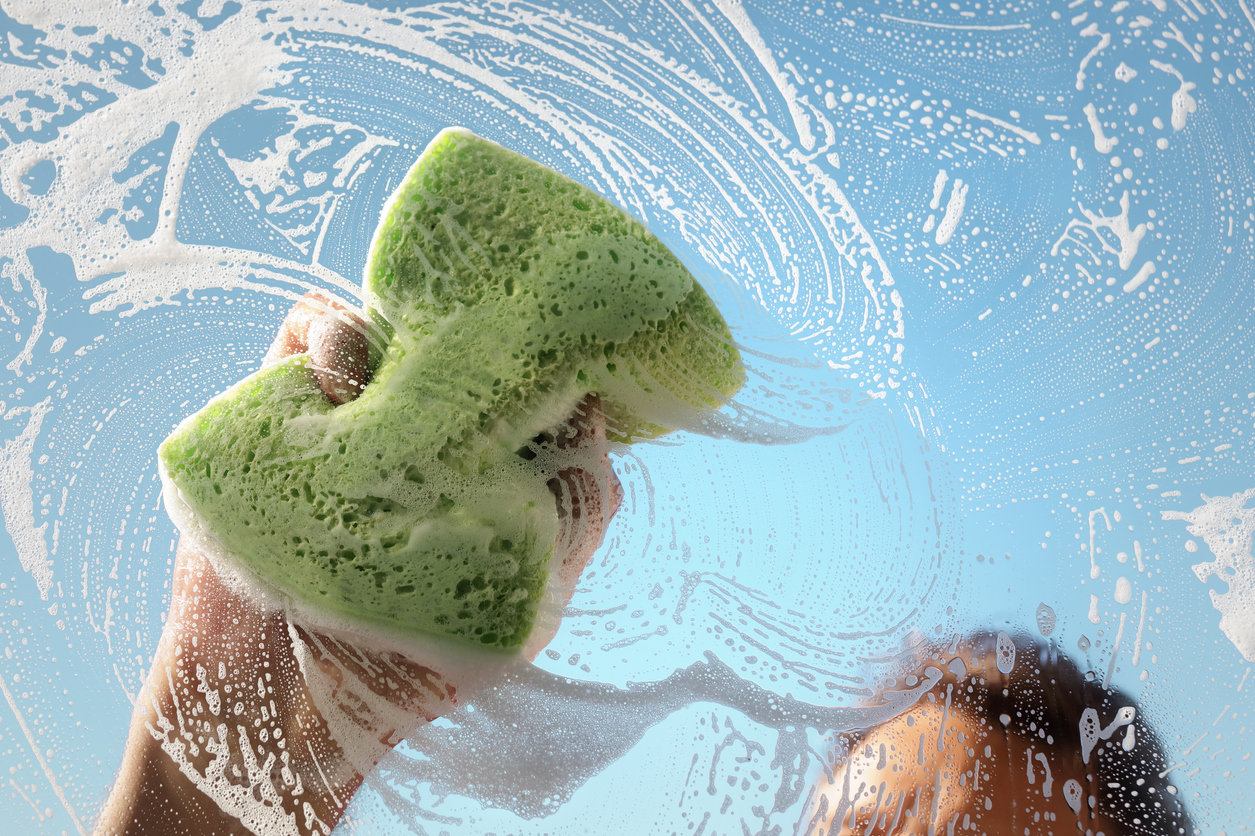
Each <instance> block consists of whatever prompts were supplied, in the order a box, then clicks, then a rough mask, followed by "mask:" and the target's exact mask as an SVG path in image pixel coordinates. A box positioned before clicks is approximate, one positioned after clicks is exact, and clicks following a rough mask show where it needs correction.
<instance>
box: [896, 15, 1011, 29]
mask: <svg viewBox="0 0 1255 836" xmlns="http://www.w3.org/2000/svg"><path fill="white" fill-rule="evenodd" d="M881 17H882V18H884V19H885V20H892V21H896V22H897V23H912V24H914V25H916V26H930V27H932V28H933V29H959V30H965V31H972V32H1005V31H1006V30H1008V29H1032V28H1033V27H1032V25H1031V24H1028V23H1007V24H1003V25H1000V26H981V25H978V24H966V25H964V24H955V23H932V22H931V21H927V20H909V19H908V18H905V17H894V16H893V15H887V14H881Z"/></svg>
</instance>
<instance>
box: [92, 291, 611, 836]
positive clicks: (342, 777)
mask: <svg viewBox="0 0 1255 836" xmlns="http://www.w3.org/2000/svg"><path fill="white" fill-rule="evenodd" d="M368 327H369V326H368V323H367V322H366V320H365V319H364V318H363V317H362V316H361V315H360V314H358V313H356V312H355V311H353V310H352V309H350V308H348V307H347V306H344V305H343V304H341V303H338V302H335V301H333V300H330V299H328V298H327V297H324V296H321V295H318V294H309V295H307V297H306V298H305V299H303V300H301V301H300V302H298V303H297V304H296V306H295V307H294V308H293V309H292V311H291V312H290V313H289V315H288V317H287V318H286V319H285V320H284V323H283V325H282V326H281V327H280V330H279V333H278V335H277V336H276V338H275V341H274V344H273V345H272V346H271V349H270V351H269V353H268V354H267V361H275V360H279V359H282V358H284V357H287V356H291V355H294V354H308V355H309V357H310V362H311V365H312V366H313V369H314V372H315V374H316V376H317V379H318V381H319V385H320V387H321V388H322V390H323V391H324V393H326V394H327V396H328V398H329V399H330V400H331V401H332V402H333V403H335V404H337V405H339V404H343V403H346V402H348V401H350V400H352V399H354V398H355V397H356V396H357V394H358V393H360V391H361V389H362V388H363V387H364V386H365V385H366V383H367V382H368V376H369V365H368V360H369V344H368V341H367V340H368V335H369V331H368ZM534 443H535V444H538V445H546V444H549V445H553V446H555V447H557V448H559V449H574V448H585V447H590V446H596V447H600V448H601V449H602V451H603V453H602V455H601V457H600V459H598V460H597V461H598V464H599V465H600V467H599V468H598V471H597V472H593V471H590V470H587V469H585V468H580V467H571V468H566V469H563V470H561V471H559V472H558V474H557V476H556V477H554V478H552V479H550V481H549V485H548V486H549V489H550V492H551V493H552V494H553V495H554V497H555V501H556V503H557V509H558V517H559V536H558V542H557V543H556V544H555V550H556V552H555V560H557V559H558V557H559V556H560V557H561V561H560V563H559V564H558V565H557V566H556V567H555V572H556V574H557V576H558V580H559V588H560V589H562V590H563V591H564V598H565V599H569V597H570V594H571V591H572V590H573V588H574V584H575V581H576V579H577V578H578V577H579V574H580V572H581V571H582V570H583V568H584V565H585V564H586V563H587V561H588V559H589V558H590V557H591V556H592V554H593V553H594V552H595V551H596V549H597V547H598V546H599V545H600V543H601V540H602V537H603V536H604V534H605V530H606V528H607V526H608V524H609V521H610V519H611V517H612V516H613V514H614V512H615V510H617V508H618V505H619V502H620V501H621V499H622V490H621V488H620V486H619V483H618V480H617V479H616V478H615V476H614V473H613V470H612V469H611V468H610V462H609V457H608V455H606V453H605V452H604V451H605V418H604V416H603V415H602V413H601V409H600V403H599V401H598V399H597V397H596V396H595V395H589V396H588V397H586V398H585V399H584V401H583V402H582V403H581V404H580V405H579V407H577V409H576V410H575V412H574V413H573V414H572V415H571V417H570V418H569V420H568V421H567V422H566V423H565V424H564V425H563V426H561V427H558V428H555V430H554V431H553V432H551V433H545V434H542V436H539V437H538V438H537V439H535V440H534ZM565 602H566V600H564V601H563V603H564V604H565ZM556 629H557V625H556V623H554V624H550V625H548V627H547V628H546V627H544V626H541V625H537V635H533V637H532V639H531V640H530V641H529V642H528V645H527V648H526V650H527V651H528V652H527V657H528V658H529V659H530V658H534V656H535V654H536V653H538V652H539V651H540V649H541V648H542V647H543V646H544V644H546V643H547V642H548V640H549V639H550V638H552V634H553V632H555V631H556ZM457 697H458V695H457V688H456V685H455V684H454V683H453V682H451V681H450V678H449V677H448V676H446V675H445V674H444V673H442V672H441V671H439V670H436V669H434V668H433V667H432V666H430V665H427V664H422V663H420V662H418V661H416V660H414V659H411V658H408V657H407V656H406V655H404V654H402V653H399V652H396V651H394V650H389V649H384V648H381V647H378V646H373V645H372V644H371V643H370V642H368V641H367V640H365V639H363V638H362V637H358V636H351V635H340V634H337V635H332V634H330V633H328V632H326V631H319V630H316V629H312V628H309V627H307V626H303V625H301V624H299V623H296V622H295V621H294V620H293V618H292V617H291V614H290V612H289V610H288V609H287V608H286V607H285V606H284V605H283V602H282V601H281V600H277V599H268V600H259V599H258V598H257V597H256V596H255V595H253V594H250V593H249V592H248V591H246V589H245V587H243V586H242V585H241V584H239V583H238V582H235V580H234V579H233V578H232V577H231V575H230V573H229V572H228V571H226V570H224V568H223V567H220V566H218V565H216V564H215V563H214V562H213V561H212V560H211V559H210V557H208V556H207V555H206V554H204V553H202V552H201V551H199V550H197V549H195V548H194V547H191V546H189V545H187V544H186V542H185V543H184V544H181V546H180V549H179V552H178V555H177V558H176V563H175V572H174V585H173V590H172V597H171V607H170V615H169V617H168V619H167V621H166V626H165V628H164V630H163V633H162V639H161V642H160V644H159V646H158V650H157V653H156V655H155V657H154V662H153V667H152V669H151V671H150V674H149V677H148V680H147V682H146V683H145V686H144V688H143V690H142V691H141V694H140V698H139V700H138V701H137V704H136V708H135V714H134V716H133V718H132V725H131V732H130V737H129V739H128V743H127V752H126V755H125V758H124V761H123V766H122V769H121V771H120V773H119V778H118V781H117V784H116V785H115V787H114V789H113V792H112V793H111V795H110V798H109V800H108V801H107V803H106V805H105V808H104V810H103V811H102V814H101V817H100V820H99V822H98V824H97V828H96V832H97V833H98V834H141V833H163V834H178V833H186V834H209V833H214V834H223V833H248V832H253V833H263V832H264V833H266V834H270V833H283V834H299V835H300V836H303V835H304V834H313V833H322V834H329V833H330V832H331V829H332V828H334V826H335V824H336V822H337V821H338V820H339V819H340V817H341V816H342V815H343V813H344V811H345V809H346V807H347V804H348V802H349V799H350V798H351V797H352V795H353V793H354V792H356V790H357V788H358V787H359V786H360V785H361V783H362V781H363V780H364V778H365V776H366V775H367V774H368V773H369V771H370V769H371V768H372V767H373V766H374V765H375V763H377V762H378V760H379V758H380V757H382V756H383V754H384V753H386V752H387V750H388V749H389V748H391V747H393V746H395V745H396V744H397V743H399V742H400V741H401V740H402V739H404V737H405V736H406V735H408V734H409V733H410V732H411V731H412V730H413V729H414V728H415V727H416V726H417V725H418V724H419V723H421V722H424V721H430V720H431V719H434V718H435V717H436V716H439V715H440V714H443V713H445V712H447V711H449V710H451V709H452V708H453V707H454V705H456V701H457Z"/></svg>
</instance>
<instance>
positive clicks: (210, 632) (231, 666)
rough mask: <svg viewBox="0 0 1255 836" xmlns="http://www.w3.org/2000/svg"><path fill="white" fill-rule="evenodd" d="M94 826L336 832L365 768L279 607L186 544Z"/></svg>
mask: <svg viewBox="0 0 1255 836" xmlns="http://www.w3.org/2000/svg"><path fill="white" fill-rule="evenodd" d="M179 557H180V561H179V563H180V565H179V568H178V570H176V588H177V594H176V595H175V596H174V600H175V603H174V605H173V606H172V608H171V613H170V617H169V619H168V621H167V624H166V630H165V632H164V634H163V636H162V642H161V644H160V645H159V647H158V650H157V653H156V654H155V658H154V663H153V667H152V669H151V671H150V672H149V675H148V679H147V681H146V682H145V685H144V688H143V689H142V690H141V692H140V695H139V699H138V700H137V703H136V707H135V712H134V714H133V716H132V719H131V728H130V732H129V736H128V739H127V748H126V754H125V757H124V760H123V764H122V768H121V770H120V771H119V774H118V779H117V783H116V785H115V787H114V789H113V792H112V793H111V795H110V797H109V800H108V802H107V803H106V806H105V809H104V811H103V812H102V815H101V818H100V822H99V825H98V826H97V832H98V833H99V834H101V835H102V836H103V835H104V834H142V833H162V834H165V833H186V834H202V833H203V834H218V833H230V834H233V833H249V832H254V833H256V832H265V833H268V834H269V833H282V834H299V836H304V834H310V833H323V832H330V830H331V828H333V827H334V826H335V823H336V822H337V821H338V820H339V819H340V817H341V816H342V815H343V812H344V809H345V806H346V805H347V804H348V801H349V799H350V798H352V796H353V793H354V792H355V791H356V789H357V788H358V786H359V785H360V784H361V782H362V774H361V771H359V770H358V769H357V768H355V767H354V765H353V764H352V763H351V762H350V761H349V759H348V758H347V757H346V756H345V754H344V752H343V750H342V749H341V747H340V746H339V745H337V744H336V743H335V742H334V741H333V740H332V738H331V733H330V731H329V729H328V727H327V723H326V722H325V720H324V719H323V714H322V712H320V711H319V709H318V707H317V706H316V705H315V704H314V700H313V699H312V698H311V695H310V692H309V689H308V687H307V685H306V682H305V677H304V675H303V672H302V670H301V667H300V664H299V663H298V661H297V659H296V657H295V654H294V653H293V649H292V645H293V639H292V634H291V632H290V631H289V629H288V624H287V621H286V619H284V617H283V616H282V615H281V614H278V613H271V614H264V613H261V612H259V611H257V610H256V609H254V608H251V607H250V606H249V605H248V602H247V601H244V600H242V599H240V598H239V597H237V596H236V595H234V594H233V593H232V592H231V591H230V590H228V589H227V588H226V587H225V586H224V585H223V584H222V583H221V582H220V579H219V578H218V576H217V573H216V571H215V570H214V569H213V567H212V566H210V564H209V563H208V561H207V560H205V559H204V558H203V557H202V556H200V555H197V554H195V553H192V552H188V551H184V552H181V553H180V555H179Z"/></svg>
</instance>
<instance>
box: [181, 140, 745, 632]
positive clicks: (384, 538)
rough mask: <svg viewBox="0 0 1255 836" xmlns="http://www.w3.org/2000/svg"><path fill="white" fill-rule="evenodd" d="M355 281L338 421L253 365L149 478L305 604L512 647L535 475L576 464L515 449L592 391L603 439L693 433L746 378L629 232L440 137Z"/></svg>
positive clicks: (534, 510)
mask: <svg viewBox="0 0 1255 836" xmlns="http://www.w3.org/2000/svg"><path fill="white" fill-rule="evenodd" d="M364 289H365V296H366V299H367V303H368V305H369V306H370V315H371V318H372V319H373V320H374V321H375V322H376V323H378V324H379V325H380V326H381V327H380V331H381V333H382V334H383V339H384V340H386V345H385V346H384V348H383V350H382V355H381V356H380V357H379V358H378V366H377V368H376V370H375V372H374V375H373V378H372V380H371V382H370V383H369V384H368V385H367V386H366V387H365V388H364V389H363V391H362V393H361V396H360V397H359V398H357V399H356V400H354V401H351V402H349V403H347V404H344V405H342V406H338V407H336V406H333V405H332V404H331V402H330V401H328V399H327V397H326V396H325V395H324V394H323V393H322V391H321V390H320V389H319V387H318V383H317V380H316V378H315V376H314V372H313V370H312V369H311V368H310V365H309V363H308V358H307V357H304V356H297V357H292V358H288V359H286V360H284V361H281V362H279V363H277V364H274V365H271V366H269V367H266V368H263V369H262V370H261V371H259V372H257V373H256V374H253V375H251V376H250V377H248V378H246V379H245V380H243V381H241V382H240V383H239V384H237V385H235V386H234V387H232V388H231V389H229V390H228V391H226V392H225V393H223V394H222V395H219V396H218V397H216V398H214V399H213V400H212V401H211V402H210V403H209V404H208V405H207V406H206V407H205V408H204V409H202V410H201V411H200V412H198V413H197V414H195V415H193V416H191V417H189V418H188V419H187V420H185V421H184V422H183V423H182V424H180V426H179V427H178V428H177V429H176V430H175V432H174V433H173V434H172V435H171V436H170V437H169V438H168V439H166V441H165V443H164V444H162V446H161V450H160V459H161V464H162V468H163V474H164V478H165V479H166V481H167V485H168V486H171V487H173V488H174V489H175V490H177V493H178V500H179V502H180V503H181V504H182V505H183V506H184V507H186V508H187V509H189V510H190V511H191V512H192V514H194V515H195V518H196V521H197V525H198V526H199V527H200V528H201V529H202V530H203V531H208V532H209V534H210V536H212V538H213V539H214V540H216V541H217V543H218V545H220V546H221V550H222V551H223V552H225V553H226V554H227V555H229V556H230V558H231V559H233V560H238V561H240V562H241V563H242V564H243V565H244V566H245V567H246V568H247V569H248V570H249V571H250V572H251V573H253V574H255V575H256V576H258V577H260V578H261V579H262V580H264V581H265V582H266V583H268V584H270V585H272V586H274V587H276V588H278V589H279V590H281V591H282V592H284V593H286V594H288V595H291V596H293V597H294V598H295V599H297V601H299V602H301V603H302V604H304V605H306V606H311V607H315V608H319V609H321V610H325V611H326V612H328V613H330V614H332V615H334V616H336V617H338V618H341V619H345V620H348V621H351V622H353V623H358V624H362V625H363V626H369V625H378V626H380V627H383V628H386V629H388V630H391V631H394V632H399V633H401V634H404V635H417V634H426V635H436V636H443V637H449V638H454V639H459V640H464V641H468V642H473V643H474V644H476V645H479V646H487V647H493V648H501V649H517V648H518V647H520V646H521V645H522V644H523V642H524V641H525V640H526V639H527V636H528V634H529V632H530V631H531V628H532V624H533V621H534V620H535V618H536V613H537V608H538V606H539V605H540V602H541V599H542V597H543V594H544V592H545V589H546V585H547V584H548V583H549V573H550V562H551V559H552V557H553V550H554V549H553V544H554V539H555V537H556V534H557V530H558V529H557V526H558V524H557V509H556V506H555V500H554V496H553V495H552V494H551V493H550V491H549V489H548V488H547V487H546V482H547V481H548V480H549V479H550V478H552V477H553V475H554V474H555V473H556V472H558V471H559V470H560V469H561V468H563V467H570V466H572V465H576V466H578V465H579V462H578V461H576V460H573V459H572V457H573V456H574V457H578V456H579V455H580V454H579V453H578V452H565V453H564V452H562V451H556V450H548V451H547V452H546V454H545V455H537V454H536V446H535V445H534V444H532V439H534V438H535V437H537V436H539V435H540V434H542V433H544V432H546V431H551V430H553V429H554V428H556V427H558V426H560V425H561V424H562V423H563V422H564V421H565V420H566V419H567V417H568V416H569V415H570V414H571V412H572V410H573V409H575V407H576V406H577V404H579V403H580V401H581V400H582V399H583V398H584V396H585V395H586V394H588V393H590V392H595V393H598V394H599V395H600V397H601V401H602V405H603V409H604V411H605V413H606V417H607V425H608V429H607V432H608V435H609V437H610V438H612V439H615V438H617V439H619V440H622V441H627V442H631V441H634V440H636V439H640V438H651V437H655V436H657V435H659V434H661V433H663V432H666V431H667V430H666V429H665V428H667V427H672V428H674V427H677V426H683V425H688V424H690V423H692V421H693V419H694V418H696V417H698V416H699V415H700V414H701V412H702V411H704V410H707V409H710V408H713V407H717V406H719V405H720V404H722V403H723V402H724V401H725V400H726V399H727V398H729V397H730V396H731V395H733V394H734V393H735V392H736V391H737V389H738V388H739V387H740V385H741V382H742V380H743V371H742V366H741V360H740V356H739V354H738V353H737V350H736V349H735V347H734V346H733V345H732V342H731V336H730V334H729V332H728V328H727V325H726V324H725V323H724V321H723V318H722V317H721V316H720V315H719V312H718V311H717V310H716V308H715V307H714V305H713V304H712V303H711V301H710V299H709V297H708V296H707V295H706V293H705V292H704V291H703V290H702V288H701V286H700V285H698V284H697V283H696V282H695V281H694V279H693V277H692V276H691V275H690V273H689V272H688V271H687V270H686V269H685V268H684V266H683V265H682V264H681V263H680V262H679V260H678V259H677V258H676V257H675V256H674V255H672V254H671V252H669V251H668V250H667V248H666V247H664V246H663V245H662V243H661V242H659V241H658V239H657V238H655V237H654V236H653V235H651V234H650V233H649V232H648V231H647V230H646V229H645V228H644V227H643V226H642V225H641V224H640V223H638V222H637V221H635V220H633V219H632V218H631V217H629V216H628V215H627V214H625V213H624V212H622V211H621V210H620V209H618V208H616V207H615V206H613V205H612V204H610V203H609V202H607V201H606V200H605V199H603V198H602V197H600V196H599V195H597V194H595V193H594V192H592V191H590V190H589V189H587V188H585V187H583V186H581V185H579V184H578V183H575V182H574V181H572V180H570V179H568V178H566V177H564V176H562V175H560V174H558V173H556V172H554V171H551V170H550V169H548V168H545V167H544V166H542V165H540V164H539V163H536V162H533V161H531V160H529V159H527V158H525V157H523V156H520V155H519V154H516V153H514V152H512V151H509V150H507V149H505V148H502V147H501V146H499V145H496V144H495V143H492V142H489V141H487V140H484V139H481V138H479V137H477V136H475V135H473V134H471V133H470V132H468V131H466V130H463V129H456V128H454V129H448V130H445V131H443V132H441V133H440V134H439V135H438V136H437V137H436V138H435V139H434V140H433V141H432V143H431V144H430V145H429V146H428V147H427V150H426V151H424V153H423V154H422V156H421V157H420V158H419V159H418V161H417V162H416V163H415V165H414V167H413V169H411V171H410V172H409V174H408V175H407V176H406V178H405V181H404V182H403V183H402V184H401V186H400V188H399V189H398V190H397V192H396V194H395V195H394V196H393V197H392V199H391V200H390V202H389V203H388V205H387V206H386V207H385V209H384V212H383V217H382V220H381V222H380V225H379V229H378V230H377V231H376V233H375V238H374V241H373V244H372V249H371V254H370V260H369V264H368V265H367V269H366V278H365V282H364ZM529 445H530V446H529ZM593 467H595V465H590V468H589V469H593Z"/></svg>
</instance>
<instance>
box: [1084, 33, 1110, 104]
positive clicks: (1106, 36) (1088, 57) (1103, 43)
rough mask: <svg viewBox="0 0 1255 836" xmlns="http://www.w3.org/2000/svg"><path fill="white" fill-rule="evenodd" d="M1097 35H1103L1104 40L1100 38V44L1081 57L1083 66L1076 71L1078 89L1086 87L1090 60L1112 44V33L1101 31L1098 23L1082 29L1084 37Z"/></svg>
mask: <svg viewBox="0 0 1255 836" xmlns="http://www.w3.org/2000/svg"><path fill="white" fill-rule="evenodd" d="M1095 35H1101V36H1102V40H1100V41H1099V42H1098V45H1097V46H1095V47H1094V48H1093V49H1091V50H1090V51H1089V52H1088V53H1086V55H1085V57H1084V58H1082V59H1081V66H1080V68H1079V69H1077V71H1076V89H1077V90H1084V89H1085V68H1086V67H1087V66H1089V62H1090V61H1091V60H1093V58H1094V56H1095V55H1097V54H1098V53H1100V52H1102V51H1103V50H1104V49H1106V48H1107V47H1108V46H1109V45H1110V44H1111V35H1109V34H1107V33H1106V32H1099V31H1098V24H1097V23H1091V24H1090V25H1089V26H1086V27H1085V28H1084V29H1082V30H1081V36H1082V37H1089V38H1092V37H1094V36H1095Z"/></svg>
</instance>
